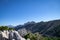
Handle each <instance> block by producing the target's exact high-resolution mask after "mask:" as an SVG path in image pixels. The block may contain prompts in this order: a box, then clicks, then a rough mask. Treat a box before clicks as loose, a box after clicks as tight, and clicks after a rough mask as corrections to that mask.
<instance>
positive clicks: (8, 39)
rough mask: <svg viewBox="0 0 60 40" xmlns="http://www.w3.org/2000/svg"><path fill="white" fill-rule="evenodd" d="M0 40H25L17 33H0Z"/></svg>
mask: <svg viewBox="0 0 60 40" xmlns="http://www.w3.org/2000/svg"><path fill="white" fill-rule="evenodd" d="M0 40H25V38H23V37H21V36H20V34H19V33H18V32H17V31H13V30H12V31H5V30H4V31H0Z"/></svg>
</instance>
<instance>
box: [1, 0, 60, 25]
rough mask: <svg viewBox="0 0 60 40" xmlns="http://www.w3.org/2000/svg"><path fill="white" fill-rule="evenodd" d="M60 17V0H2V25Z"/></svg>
mask: <svg viewBox="0 0 60 40" xmlns="http://www.w3.org/2000/svg"><path fill="white" fill-rule="evenodd" d="M56 19H60V0H0V25H19V24H24V23H26V22H28V21H35V22H40V21H49V20H56Z"/></svg>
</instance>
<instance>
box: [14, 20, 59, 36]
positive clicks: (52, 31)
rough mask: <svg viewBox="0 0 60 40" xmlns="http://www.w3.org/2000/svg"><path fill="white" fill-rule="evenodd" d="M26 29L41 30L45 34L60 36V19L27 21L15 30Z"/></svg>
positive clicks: (34, 31)
mask: <svg viewBox="0 0 60 40" xmlns="http://www.w3.org/2000/svg"><path fill="white" fill-rule="evenodd" d="M20 29H26V30H27V31H31V32H32V33H36V32H39V33H40V34H42V35H44V36H56V37H60V20H51V21H46V22H44V21H41V22H37V23H36V22H34V21H32V22H27V23H25V24H24V25H18V26H16V27H15V30H20Z"/></svg>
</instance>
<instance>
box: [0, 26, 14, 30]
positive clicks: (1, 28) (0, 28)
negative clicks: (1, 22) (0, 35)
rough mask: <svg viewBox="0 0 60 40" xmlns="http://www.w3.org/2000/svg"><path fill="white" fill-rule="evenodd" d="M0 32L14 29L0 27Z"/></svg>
mask: <svg viewBox="0 0 60 40" xmlns="http://www.w3.org/2000/svg"><path fill="white" fill-rule="evenodd" d="M0 30H1V31H3V30H14V28H9V27H8V26H0Z"/></svg>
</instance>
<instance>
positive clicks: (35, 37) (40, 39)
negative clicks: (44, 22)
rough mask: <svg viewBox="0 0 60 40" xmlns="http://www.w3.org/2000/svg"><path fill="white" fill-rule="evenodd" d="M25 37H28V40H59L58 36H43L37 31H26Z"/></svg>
mask: <svg viewBox="0 0 60 40" xmlns="http://www.w3.org/2000/svg"><path fill="white" fill-rule="evenodd" d="M24 38H25V39H27V38H29V39H30V40H60V37H44V36H42V35H40V34H39V33H35V34H33V33H28V34H27V35H25V36H24Z"/></svg>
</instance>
